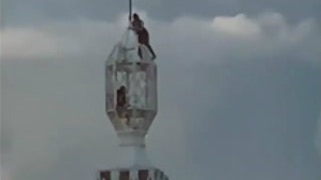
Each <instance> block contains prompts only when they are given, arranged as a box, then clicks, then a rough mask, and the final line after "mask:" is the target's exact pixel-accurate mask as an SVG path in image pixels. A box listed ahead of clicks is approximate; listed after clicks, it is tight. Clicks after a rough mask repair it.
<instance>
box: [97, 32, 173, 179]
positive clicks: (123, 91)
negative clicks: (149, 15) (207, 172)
mask: <svg viewBox="0 0 321 180" xmlns="http://www.w3.org/2000/svg"><path fill="white" fill-rule="evenodd" d="M105 76H106V113H107V116H108V117H109V119H110V121H111V123H112V125H113V127H114V129H115V131H116V133H117V136H118V138H119V140H120V143H119V151H120V153H121V156H120V159H119V162H118V164H117V165H116V166H115V167H114V168H112V169H107V170H100V171H99V180H168V177H167V176H166V175H165V174H164V173H163V172H162V171H161V170H159V169H158V168H156V167H154V166H153V165H152V164H151V163H150V161H149V160H148V157H147V155H146V153H145V136H146V134H147V132H148V129H149V127H150V126H151V124H152V122H153V120H154V118H155V116H156V114H157V65H156V63H155V62H154V61H153V60H151V53H150V51H149V49H148V48H147V47H146V46H145V45H142V44H139V43H138V41H137V35H136V34H135V32H134V31H132V30H131V29H127V30H126V31H125V33H124V35H123V37H122V39H121V40H120V42H119V43H117V44H116V45H115V46H114V48H113V50H112V51H111V53H110V55H109V57H108V59H107V61H106V64H105Z"/></svg>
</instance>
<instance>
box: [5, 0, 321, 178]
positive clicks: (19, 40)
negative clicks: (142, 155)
mask: <svg viewBox="0 0 321 180" xmlns="http://www.w3.org/2000/svg"><path fill="white" fill-rule="evenodd" d="M127 3H128V2H127V1H126V0H92V1H85V0H69V1H66V0H55V1H50V0H47V1H44V0H2V4H1V177H2V178H3V179H4V180H44V179H45V180H56V179H60V180H73V179H74V180H76V179H77V180H88V179H94V178H95V173H96V170H97V169H101V168H108V167H110V166H111V165H112V164H113V163H114V162H115V160H116V158H115V157H116V156H117V138H116V135H115V133H114V131H113V128H112V125H111V123H109V121H108V119H107V118H106V115H105V112H104V62H105V60H106V57H107V55H108V54H109V52H110V51H111V48H112V46H113V45H114V44H115V43H116V42H117V41H118V40H119V38H120V37H121V35H122V32H123V31H124V30H125V28H126V24H127V22H126V18H127V15H126V11H127ZM320 7H321V1H319V0H305V1H300V0H294V1H293V0H291V1H290V0H282V1H278V0H270V1H264V0H212V1H210V0H199V1H193V0H186V1H178V0H162V1H161V0H136V1H135V11H137V12H139V13H140V14H141V16H142V17H143V18H144V21H145V24H146V26H147V28H148V29H149V31H150V34H151V43H152V46H153V47H154V49H155V51H156V53H157V55H158V59H157V63H158V68H159V71H158V72H159V77H158V78H159V84H158V85H159V113H158V115H157V118H156V119H155V122H154V124H153V125H152V127H151V129H150V133H149V135H148V137H147V144H148V145H147V147H148V149H147V150H148V154H149V157H150V158H151V160H152V161H153V163H154V164H155V165H156V166H158V167H160V168H161V169H163V170H164V171H165V172H166V173H167V174H168V175H169V176H170V177H171V179H173V180H181V179H186V180H197V179H217V180H232V179H238V180H258V179H259V180H320V179H321V116H320V115H321V111H320V109H321V21H320V19H321V14H320ZM318 129H320V130H318ZM318 148H319V151H318ZM318 152H319V153H318Z"/></svg>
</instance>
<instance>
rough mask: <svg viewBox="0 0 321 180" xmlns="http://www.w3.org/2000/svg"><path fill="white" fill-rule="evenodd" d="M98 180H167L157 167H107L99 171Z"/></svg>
mask: <svg viewBox="0 0 321 180" xmlns="http://www.w3.org/2000/svg"><path fill="white" fill-rule="evenodd" d="M98 180H169V179H168V177H167V176H166V175H165V173H164V172H163V171H161V170H159V169H156V168H152V169H109V170H101V171H99V175H98Z"/></svg>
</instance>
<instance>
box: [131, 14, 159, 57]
mask: <svg viewBox="0 0 321 180" xmlns="http://www.w3.org/2000/svg"><path fill="white" fill-rule="evenodd" d="M130 28H131V29H133V30H134V31H135V32H136V34H137V36H138V42H139V43H140V44H144V45H145V46H146V47H147V48H148V49H149V51H150V52H151V54H152V60H154V59H156V54H155V52H154V50H153V48H152V47H151V45H150V44H149V33H148V31H147V29H146V28H145V27H144V22H143V21H142V20H141V19H140V18H139V16H138V14H136V13H134V14H133V21H132V22H131V27H130ZM138 55H139V56H140V58H142V53H141V50H140V49H139V50H138Z"/></svg>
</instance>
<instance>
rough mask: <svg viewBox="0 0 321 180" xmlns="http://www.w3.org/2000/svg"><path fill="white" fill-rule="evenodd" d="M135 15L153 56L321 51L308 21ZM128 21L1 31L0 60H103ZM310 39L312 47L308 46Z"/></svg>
mask: <svg viewBox="0 0 321 180" xmlns="http://www.w3.org/2000/svg"><path fill="white" fill-rule="evenodd" d="M138 12H139V13H140V14H141V16H142V18H143V19H144V21H145V22H146V24H147V27H149V29H150V33H151V42H152V44H153V45H155V46H156V50H158V49H161V50H162V51H163V50H166V51H168V52H173V53H174V51H176V52H177V54H182V53H180V52H181V51H186V49H195V48H197V51H198V53H193V54H198V55H199V54H208V53H210V54H211V55H212V56H213V59H222V58H224V57H225V56H226V54H233V55H234V56H245V57H246V56H256V55H259V56H264V55H266V54H269V53H276V52H282V51H285V50H288V49H291V48H293V47H294V48H295V47H296V46H300V45H301V44H305V45H306V46H308V47H306V48H307V49H310V51H309V53H306V56H309V55H310V56H311V54H312V56H313V55H314V54H317V55H319V54H320V53H319V51H318V50H317V49H318V48H321V44H320V43H318V41H317V39H318V35H320V32H318V31H317V25H316V24H315V22H314V21H312V20H309V19H308V20H306V21H302V22H300V23H299V24H297V25H289V24H287V22H286V21H285V19H284V18H283V17H282V15H280V14H278V13H263V14H261V15H259V16H258V17H257V18H251V17H248V16H246V15H244V14H239V15H236V16H234V17H220V16H217V17H215V18H214V19H213V20H204V19H195V18H192V17H180V18H177V19H175V20H174V21H172V22H159V21H155V20H153V19H150V18H148V15H147V14H146V13H145V12H141V11H138ZM126 21H127V15H126V14H123V15H121V16H119V17H118V18H116V20H115V22H112V23H109V22H103V21H89V20H84V19H81V20H79V21H76V22H70V23H50V22H49V23H47V24H45V25H42V26H39V27H33V28H5V29H3V30H2V31H1V35H2V37H3V38H2V39H3V42H2V45H3V48H2V50H3V51H2V56H3V57H4V59H6V57H9V58H15V57H17V58H21V57H24V58H29V57H30V58H37V57H39V58H44V57H59V56H70V55H72V56H81V55H82V54H83V53H86V54H100V55H103V54H106V53H107V50H108V49H111V46H112V45H113V44H114V43H116V41H117V40H119V37H120V36H121V33H122V32H123V31H124V29H125V27H126V24H127V22H126ZM313 39H315V42H310V40H313ZM307 43H308V44H307ZM309 43H310V44H309ZM313 43H314V44H313ZM200 46H201V47H202V48H201V49H199V48H198V47H200ZM310 46H313V47H310ZM300 48H304V47H300ZM303 51H304V50H303ZM214 52H215V54H214ZM176 56H178V57H179V56H180V55H176ZM180 59H181V58H176V59H174V61H181V60H180ZM191 59H193V60H194V61H202V60H203V59H201V60H200V58H191ZM196 59H197V60H196ZM183 61H185V60H183ZM209 61H212V60H209ZM316 61H319V60H316Z"/></svg>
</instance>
